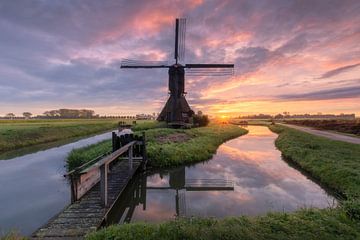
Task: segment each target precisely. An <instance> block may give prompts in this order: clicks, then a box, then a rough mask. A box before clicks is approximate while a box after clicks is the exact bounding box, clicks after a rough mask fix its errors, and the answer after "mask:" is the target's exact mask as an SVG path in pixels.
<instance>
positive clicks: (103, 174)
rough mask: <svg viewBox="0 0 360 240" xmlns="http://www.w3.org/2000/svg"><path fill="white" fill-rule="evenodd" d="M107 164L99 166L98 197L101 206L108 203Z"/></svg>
mask: <svg viewBox="0 0 360 240" xmlns="http://www.w3.org/2000/svg"><path fill="white" fill-rule="evenodd" d="M107 169H108V167H107V164H104V165H101V166H100V197H101V203H102V204H103V206H105V207H107V205H108V186H107V185H108V183H107Z"/></svg>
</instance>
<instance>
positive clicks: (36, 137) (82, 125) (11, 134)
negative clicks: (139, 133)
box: [0, 119, 159, 154]
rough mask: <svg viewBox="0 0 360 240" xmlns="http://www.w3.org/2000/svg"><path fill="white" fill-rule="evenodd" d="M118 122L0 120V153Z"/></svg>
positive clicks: (89, 132) (95, 130)
mask: <svg viewBox="0 0 360 240" xmlns="http://www.w3.org/2000/svg"><path fill="white" fill-rule="evenodd" d="M118 122H119V119H51V120H0V154H1V153H4V152H7V151H11V150H18V149H20V148H24V147H29V146H35V145H40V144H44V143H52V142H57V141H61V140H65V139H72V138H78V137H84V136H89V135H93V134H96V133H101V132H105V131H108V130H111V129H115V128H117V124H118ZM130 122H132V121H130ZM137 122H138V124H137V125H135V126H134V128H136V129H147V128H151V127H155V126H157V125H159V124H158V122H155V121H137Z"/></svg>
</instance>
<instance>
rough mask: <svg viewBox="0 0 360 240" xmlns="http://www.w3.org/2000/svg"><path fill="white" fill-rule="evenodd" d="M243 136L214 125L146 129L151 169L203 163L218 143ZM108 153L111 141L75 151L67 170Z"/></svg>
mask: <svg viewBox="0 0 360 240" xmlns="http://www.w3.org/2000/svg"><path fill="white" fill-rule="evenodd" d="M134 130H135V131H136V130H140V129H138V128H135V129H134ZM141 130H143V129H141ZM245 133H247V131H246V130H244V129H242V128H239V127H237V126H233V125H217V124H211V125H209V126H207V127H201V128H192V129H170V128H157V129H148V130H147V131H146V140H147V154H148V158H149V159H150V161H151V165H152V166H154V167H172V166H177V165H181V164H187V163H193V162H199V161H204V160H207V159H209V158H211V156H212V154H214V153H215V152H216V149H217V147H218V146H219V145H220V144H221V143H223V142H225V141H226V140H229V139H231V138H235V137H238V136H240V135H243V134H245ZM110 150H111V141H110V140H106V141H103V142H100V143H97V144H93V145H90V146H88V147H85V148H80V149H75V150H73V151H72V152H71V153H70V155H69V157H68V161H67V165H68V169H69V170H71V169H73V168H75V167H77V166H80V165H82V164H84V163H85V162H87V161H90V160H92V159H94V158H96V157H97V156H99V155H101V154H104V153H106V152H108V151H110Z"/></svg>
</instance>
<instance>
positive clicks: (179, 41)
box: [174, 18, 186, 63]
mask: <svg viewBox="0 0 360 240" xmlns="http://www.w3.org/2000/svg"><path fill="white" fill-rule="evenodd" d="M185 32H186V19H185V18H177V19H176V21H175V55H174V58H175V61H176V63H178V61H180V60H184V58H185Z"/></svg>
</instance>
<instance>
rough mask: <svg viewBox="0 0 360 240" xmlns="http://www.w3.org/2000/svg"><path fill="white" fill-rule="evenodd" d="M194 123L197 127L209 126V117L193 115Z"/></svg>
mask: <svg viewBox="0 0 360 240" xmlns="http://www.w3.org/2000/svg"><path fill="white" fill-rule="evenodd" d="M193 122H194V125H195V126H196V127H205V126H207V125H208V124H209V122H210V120H209V117H208V116H207V115H197V114H195V115H193Z"/></svg>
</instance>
